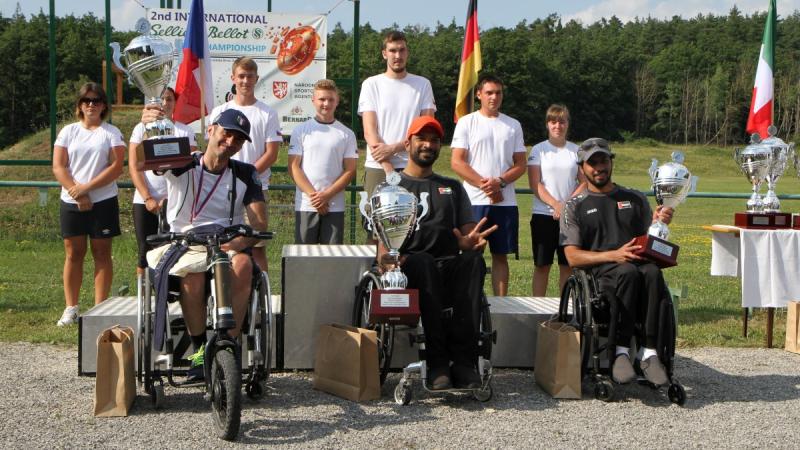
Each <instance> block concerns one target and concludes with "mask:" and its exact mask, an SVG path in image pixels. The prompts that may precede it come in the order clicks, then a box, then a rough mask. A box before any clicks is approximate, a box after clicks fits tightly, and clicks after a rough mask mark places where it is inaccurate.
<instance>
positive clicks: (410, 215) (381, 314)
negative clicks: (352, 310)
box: [359, 172, 428, 325]
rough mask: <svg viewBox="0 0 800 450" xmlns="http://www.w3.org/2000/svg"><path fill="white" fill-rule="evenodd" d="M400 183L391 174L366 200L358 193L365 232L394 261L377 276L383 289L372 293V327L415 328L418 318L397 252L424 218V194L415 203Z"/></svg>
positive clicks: (415, 298)
mask: <svg viewBox="0 0 800 450" xmlns="http://www.w3.org/2000/svg"><path fill="white" fill-rule="evenodd" d="M400 180H401V177H400V174H398V173H396V172H392V173H389V174H387V176H386V182H385V183H381V184H380V185H378V187H377V188H375V192H373V194H372V196H370V197H369V198H367V193H366V192H361V202H360V203H359V209H360V210H361V214H362V215H363V216H364V217H365V218H366V219H367V223H368V228H369V231H370V232H373V231H374V233H375V234H376V235H377V236H378V239H380V241H381V243H382V244H383V245H384V246H385V247H386V248H387V249H388V253H387V254H388V258H389V259H390V260H392V261H394V268H392V269H391V270H387V271H386V272H384V273H383V275H381V283H382V284H383V289H375V290H373V292H372V300H373V301H371V302H370V305H369V308H370V311H369V319H370V322H372V323H393V324H406V325H416V324H417V322H418V320H419V314H420V313H419V293H418V291H417V290H416V289H406V286H407V285H408V278H406V276H405V274H404V273H403V271H402V270H401V269H400V248H401V247H402V246H403V244H404V243H405V242H406V239H408V237H409V236H411V234H412V232H413V231H414V230H418V229H419V224H420V220H422V218H423V217H425V216H426V215H427V214H428V193H427V192H423V193H422V194H420V199H419V200H417V197H416V196H415V195H414V194H413V193H411V192H409V191H408V190H407V189H405V188H404V187H402V186H400V184H399V183H400Z"/></svg>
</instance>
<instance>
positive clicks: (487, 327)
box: [478, 294, 497, 360]
mask: <svg viewBox="0 0 800 450" xmlns="http://www.w3.org/2000/svg"><path fill="white" fill-rule="evenodd" d="M480 308H481V310H480V324H479V325H480V340H479V341H478V354H479V355H480V356H483V359H486V360H491V359H492V345H493V344H494V343H495V342H496V340H497V335H496V334H495V332H494V329H493V328H492V314H491V311H490V310H489V301H488V300H487V299H486V295H484V294H481V305H480Z"/></svg>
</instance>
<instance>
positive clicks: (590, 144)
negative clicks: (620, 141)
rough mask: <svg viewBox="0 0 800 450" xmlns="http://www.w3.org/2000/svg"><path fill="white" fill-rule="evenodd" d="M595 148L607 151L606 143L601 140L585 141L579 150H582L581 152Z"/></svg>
mask: <svg viewBox="0 0 800 450" xmlns="http://www.w3.org/2000/svg"><path fill="white" fill-rule="evenodd" d="M595 147H600V148H604V149H606V150H609V148H608V141H606V140H605V139H603V138H591V139H587V140H586V141H584V142H583V143H582V144H581V150H583V151H589V150H591V149H593V148H595Z"/></svg>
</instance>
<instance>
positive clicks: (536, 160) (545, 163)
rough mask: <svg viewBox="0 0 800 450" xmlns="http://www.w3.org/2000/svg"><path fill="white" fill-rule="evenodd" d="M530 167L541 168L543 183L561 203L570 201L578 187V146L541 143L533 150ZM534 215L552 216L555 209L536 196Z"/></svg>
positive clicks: (529, 159)
mask: <svg viewBox="0 0 800 450" xmlns="http://www.w3.org/2000/svg"><path fill="white" fill-rule="evenodd" d="M528 165H529V166H540V168H539V170H540V172H541V183H542V184H543V185H544V187H545V189H547V192H548V193H550V195H551V196H553V198H555V199H556V200H558V201H560V202H566V201H567V200H569V199H570V197H571V196H572V193H573V192H575V188H577V187H578V146H577V145H576V144H574V143H572V142H569V141H567V145H566V146H564V147H556V146H555V145H553V144H551V143H550V141H542V142H539V143H538V144H536V145H534V146H533V148H531V154H530V156H529V157H528ZM533 213H534V214H544V215H548V216H552V215H553V208H551V207H550V205H548V204H546V203H545V202H543V201H541V200H539V197H537V196H535V195H534V196H533Z"/></svg>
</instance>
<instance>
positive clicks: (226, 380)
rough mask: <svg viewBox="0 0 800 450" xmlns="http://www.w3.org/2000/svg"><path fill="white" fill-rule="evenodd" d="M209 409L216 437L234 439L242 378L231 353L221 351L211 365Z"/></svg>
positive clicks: (240, 406) (237, 425)
mask: <svg viewBox="0 0 800 450" xmlns="http://www.w3.org/2000/svg"><path fill="white" fill-rule="evenodd" d="M211 407H212V409H213V410H214V424H215V425H216V427H217V432H218V436H219V437H220V438H222V439H225V440H226V441H231V440H234V439H236V436H237V435H238V434H239V424H240V422H241V418H242V378H241V373H240V371H239V367H238V366H237V364H236V358H235V357H234V355H233V351H231V350H229V349H221V350H219V351H217V352H216V353H215V354H214V360H213V362H212V365H211Z"/></svg>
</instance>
